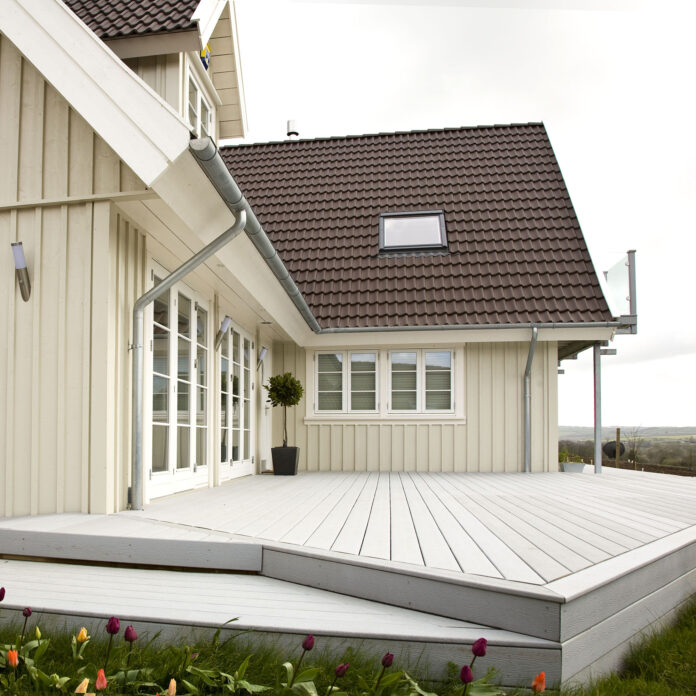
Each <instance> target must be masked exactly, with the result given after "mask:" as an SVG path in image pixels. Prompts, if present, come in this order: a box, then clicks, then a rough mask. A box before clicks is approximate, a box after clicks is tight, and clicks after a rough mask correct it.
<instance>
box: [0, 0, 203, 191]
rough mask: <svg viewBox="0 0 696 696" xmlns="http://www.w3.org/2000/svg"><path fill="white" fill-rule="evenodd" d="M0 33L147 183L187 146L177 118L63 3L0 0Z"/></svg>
mask: <svg viewBox="0 0 696 696" xmlns="http://www.w3.org/2000/svg"><path fill="white" fill-rule="evenodd" d="M2 3H3V9H2V13H0V31H2V33H3V34H5V36H7V38H8V39H9V40H10V41H12V43H13V44H14V45H15V46H16V47H17V48H18V49H19V51H20V52H21V53H22V54H23V55H24V56H25V57H26V58H27V60H29V61H30V62H31V63H32V64H33V65H34V67H35V68H36V69H37V70H38V71H39V72H40V73H41V74H42V75H43V76H44V78H45V79H46V80H48V82H50V83H51V84H52V85H53V87H55V89H56V90H58V92H60V94H62V95H63V97H65V99H66V100H67V101H68V103H69V104H70V105H71V106H72V107H73V108H74V109H75V110H76V111H77V112H78V113H79V114H80V115H81V116H82V117H83V118H84V119H85V120H86V121H87V123H89V125H90V126H91V127H92V128H93V129H94V131H95V132H96V133H98V134H99V135H100V136H101V137H102V138H103V139H104V140H105V141H106V142H107V143H108V144H109V145H110V146H111V147H112V148H113V150H114V151H115V152H116V154H117V155H118V156H119V157H120V158H121V159H122V160H123V161H124V162H125V163H126V164H127V165H128V166H129V167H130V168H131V169H132V170H133V171H134V172H135V174H136V175H137V176H139V177H140V179H142V180H143V182H145V184H146V185H148V186H149V185H150V184H151V183H152V182H153V181H154V180H155V179H156V178H157V177H158V176H159V175H160V174H161V173H162V172H163V171H164V170H165V169H166V168H167V166H169V164H170V162H172V161H173V160H175V159H176V157H178V155H179V154H180V153H181V152H182V151H184V150H185V149H186V148H187V147H188V143H189V138H190V136H189V131H188V127H187V126H186V124H185V123H184V121H183V120H182V119H181V118H180V117H179V115H178V114H177V113H176V112H175V111H174V110H173V109H172V108H171V107H170V106H169V105H168V104H167V103H166V102H165V101H164V100H163V99H162V98H161V97H159V95H157V94H156V93H155V92H154V91H153V90H152V89H150V88H149V87H148V86H147V85H146V84H145V83H144V82H143V81H142V80H140V79H139V78H138V77H137V76H136V75H135V74H134V73H133V72H132V71H131V70H130V69H129V68H128V67H127V66H126V65H124V64H123V63H122V62H121V60H120V59H119V58H118V57H117V56H116V55H115V54H114V53H113V52H112V51H111V50H109V48H108V47H107V46H106V44H104V42H103V41H101V40H100V39H99V38H98V37H97V36H96V35H95V34H94V33H93V32H92V31H91V30H90V29H89V28H88V27H87V26H86V25H85V24H84V23H83V22H82V21H81V20H80V19H79V18H78V17H77V16H76V15H75V14H73V12H71V11H70V10H69V9H68V8H67V7H66V6H65V5H64V4H63V3H62V2H60V0H2Z"/></svg>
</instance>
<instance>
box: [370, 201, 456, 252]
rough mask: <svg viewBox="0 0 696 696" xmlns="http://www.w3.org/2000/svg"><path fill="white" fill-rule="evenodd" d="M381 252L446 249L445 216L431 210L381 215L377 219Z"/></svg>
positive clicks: (440, 212)
mask: <svg viewBox="0 0 696 696" xmlns="http://www.w3.org/2000/svg"><path fill="white" fill-rule="evenodd" d="M379 248H380V250H381V251H411V250H419V249H446V248H447V232H446V230H445V215H444V213H443V212H442V211H439V210H431V211H423V212H416V213H382V214H381V215H380V216H379Z"/></svg>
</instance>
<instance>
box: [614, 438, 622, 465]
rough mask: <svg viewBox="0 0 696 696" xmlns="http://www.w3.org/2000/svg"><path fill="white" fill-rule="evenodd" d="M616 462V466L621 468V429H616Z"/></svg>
mask: <svg viewBox="0 0 696 696" xmlns="http://www.w3.org/2000/svg"><path fill="white" fill-rule="evenodd" d="M614 457H615V459H616V462H615V466H616V468H617V469H618V468H619V459H620V458H621V428H617V429H616V454H615V455H614Z"/></svg>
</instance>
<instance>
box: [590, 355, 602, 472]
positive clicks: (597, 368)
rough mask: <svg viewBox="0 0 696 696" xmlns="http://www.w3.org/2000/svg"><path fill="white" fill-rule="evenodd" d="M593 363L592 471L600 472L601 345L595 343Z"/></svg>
mask: <svg viewBox="0 0 696 696" xmlns="http://www.w3.org/2000/svg"><path fill="white" fill-rule="evenodd" d="M592 357H593V363H594V472H595V474H601V473H602V347H601V345H600V344H599V343H595V345H594V350H593V356H592Z"/></svg>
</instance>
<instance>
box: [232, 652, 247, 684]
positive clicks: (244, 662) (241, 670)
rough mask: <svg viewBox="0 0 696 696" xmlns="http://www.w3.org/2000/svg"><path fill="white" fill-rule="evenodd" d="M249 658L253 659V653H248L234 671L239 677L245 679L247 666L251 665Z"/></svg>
mask: <svg viewBox="0 0 696 696" xmlns="http://www.w3.org/2000/svg"><path fill="white" fill-rule="evenodd" d="M249 660H251V655H247V656H246V657H245V658H244V660H242V664H241V665H239V667H237V671H236V672H235V673H234V676H235V677H236V678H237V679H244V675H245V674H246V671H247V667H249Z"/></svg>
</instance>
